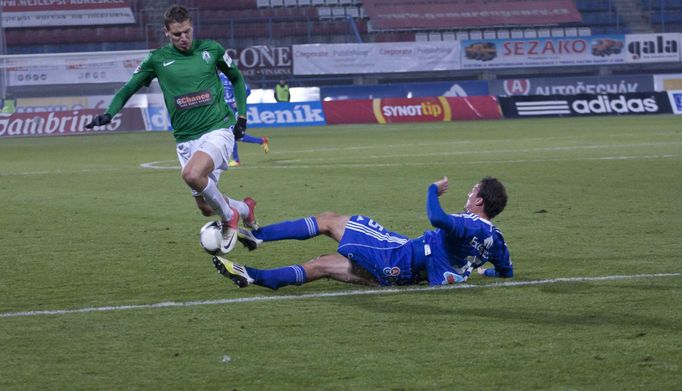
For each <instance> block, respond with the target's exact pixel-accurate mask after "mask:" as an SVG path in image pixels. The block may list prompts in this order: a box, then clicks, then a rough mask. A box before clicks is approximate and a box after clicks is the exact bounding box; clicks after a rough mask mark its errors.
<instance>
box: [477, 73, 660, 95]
mask: <svg viewBox="0 0 682 391" xmlns="http://www.w3.org/2000/svg"><path fill="white" fill-rule="evenodd" d="M488 83H489V90H490V95H494V96H514V95H578V94H618V93H623V94H624V93H632V92H651V91H656V89H655V88H654V79H653V77H652V76H651V75H622V76H584V77H552V78H529V79H507V80H490V81H489V82H488Z"/></svg>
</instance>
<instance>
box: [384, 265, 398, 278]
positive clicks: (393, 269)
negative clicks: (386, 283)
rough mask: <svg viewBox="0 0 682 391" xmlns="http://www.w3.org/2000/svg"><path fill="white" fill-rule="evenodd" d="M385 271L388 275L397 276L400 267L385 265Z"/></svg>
mask: <svg viewBox="0 0 682 391" xmlns="http://www.w3.org/2000/svg"><path fill="white" fill-rule="evenodd" d="M383 271H384V275H385V276H387V277H397V276H399V275H400V268H399V267H397V266H393V267H385V268H384V270H383Z"/></svg>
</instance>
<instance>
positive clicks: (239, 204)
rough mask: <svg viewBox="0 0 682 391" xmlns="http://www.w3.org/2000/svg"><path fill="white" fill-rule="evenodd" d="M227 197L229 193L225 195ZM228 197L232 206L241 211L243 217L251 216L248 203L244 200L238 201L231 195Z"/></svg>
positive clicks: (240, 214)
mask: <svg viewBox="0 0 682 391" xmlns="http://www.w3.org/2000/svg"><path fill="white" fill-rule="evenodd" d="M225 197H227V195H225ZM227 199H228V200H229V201H230V206H231V207H233V208H235V209H237V212H239V216H241V218H242V219H245V218H247V217H249V206H248V205H246V203H245V202H244V201H237V200H234V199H232V198H230V197H227Z"/></svg>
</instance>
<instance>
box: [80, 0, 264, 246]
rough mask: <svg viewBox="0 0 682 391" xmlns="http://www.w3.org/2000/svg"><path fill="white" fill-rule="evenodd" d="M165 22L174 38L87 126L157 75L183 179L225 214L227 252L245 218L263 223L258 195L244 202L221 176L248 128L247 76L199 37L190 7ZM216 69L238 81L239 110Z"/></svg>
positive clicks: (208, 206)
mask: <svg viewBox="0 0 682 391" xmlns="http://www.w3.org/2000/svg"><path fill="white" fill-rule="evenodd" d="M164 23H165V28H164V33H165V34H166V36H167V37H169V39H170V43H169V44H168V45H166V46H163V47H161V48H159V49H156V50H153V51H152V52H150V53H149V55H147V57H146V58H145V59H144V60H143V61H142V62H141V63H140V65H139V66H138V67H137V69H136V70H135V72H134V73H133V75H132V77H131V78H130V80H128V82H127V83H126V84H125V85H124V86H123V87H122V88H121V89H120V90H119V91H118V92H117V93H116V95H115V96H114V98H113V100H112V101H111V104H110V105H109V107H108V108H107V110H106V111H105V112H104V114H101V115H98V116H97V117H95V118H94V120H93V121H92V122H91V123H89V124H87V125H86V127H87V128H92V127H93V126H102V125H106V124H108V123H109V122H111V119H112V118H113V117H114V116H115V115H117V113H118V112H119V111H120V110H121V108H123V106H124V105H125V103H126V102H127V101H128V99H129V98H130V97H131V96H132V95H133V94H134V93H135V92H137V91H138V90H139V89H140V88H141V87H142V86H149V83H151V81H152V80H153V79H154V78H157V79H158V80H159V85H160V86H161V90H162V92H163V97H164V101H165V104H166V108H167V109H168V112H169V113H170V118H171V124H172V125H173V136H174V137H175V142H176V149H177V155H178V159H179V160H180V165H181V166H182V179H183V180H184V181H185V183H187V185H188V186H189V187H190V188H191V189H192V195H193V196H194V199H195V200H196V203H197V206H198V207H199V209H200V210H201V212H202V214H203V215H204V216H211V215H213V214H216V213H217V214H218V215H220V217H221V227H222V232H223V242H222V245H221V248H220V252H221V253H223V254H225V253H228V252H230V251H231V250H232V249H233V248H234V245H235V244H236V242H237V228H238V226H237V225H238V223H239V219H240V217H241V218H242V219H243V221H244V225H245V226H247V227H251V228H255V227H256V226H257V224H256V218H255V215H254V209H255V206H256V202H255V201H254V200H253V199H252V198H250V197H247V198H245V199H244V201H238V200H235V199H232V198H229V197H227V196H226V195H224V194H223V193H222V192H221V191H220V190H219V189H218V179H219V178H220V174H221V172H222V171H224V170H226V169H227V167H228V163H229V161H230V154H231V153H232V149H233V146H234V143H235V141H236V139H239V138H241V137H242V136H243V135H244V133H245V131H246V87H245V83H244V78H243V77H242V75H241V73H240V72H239V70H238V69H237V66H236V64H235V63H234V62H233V61H232V59H231V58H230V56H229V55H228V54H227V52H226V51H225V49H224V48H223V47H222V46H221V45H220V44H219V43H218V42H216V41H213V40H208V39H201V40H199V39H197V40H195V39H193V36H192V35H193V34H192V33H193V27H192V19H191V17H190V15H189V12H188V11H187V9H186V8H184V7H182V6H177V5H176V6H171V7H170V8H168V9H167V10H166V12H165V13H164ZM216 70H218V71H220V72H222V73H224V74H225V75H226V76H227V77H228V78H229V79H230V82H231V83H232V85H233V86H234V94H235V98H236V101H237V113H233V112H232V109H230V108H229V107H228V106H227V104H226V103H225V100H224V99H223V95H224V90H223V84H222V83H221V81H220V79H219V77H218V73H217V71H216ZM235 116H236V117H237V118H235Z"/></svg>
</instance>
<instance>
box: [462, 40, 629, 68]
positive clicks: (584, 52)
mask: <svg viewBox="0 0 682 391" xmlns="http://www.w3.org/2000/svg"><path fill="white" fill-rule="evenodd" d="M624 44H625V36H624V35H603V36H592V37H561V38H524V39H479V40H464V41H461V46H462V50H461V64H462V69H481V68H518V67H523V68H527V67H552V66H576V65H605V64H608V65H613V64H623V63H625V61H626V56H625V51H624V50H623V46H624Z"/></svg>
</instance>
